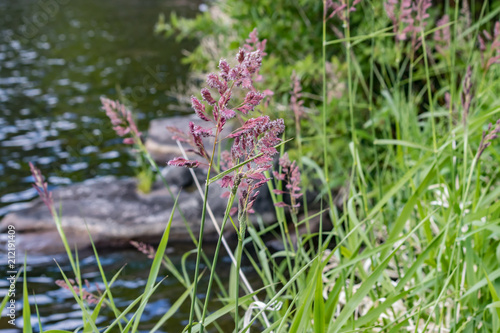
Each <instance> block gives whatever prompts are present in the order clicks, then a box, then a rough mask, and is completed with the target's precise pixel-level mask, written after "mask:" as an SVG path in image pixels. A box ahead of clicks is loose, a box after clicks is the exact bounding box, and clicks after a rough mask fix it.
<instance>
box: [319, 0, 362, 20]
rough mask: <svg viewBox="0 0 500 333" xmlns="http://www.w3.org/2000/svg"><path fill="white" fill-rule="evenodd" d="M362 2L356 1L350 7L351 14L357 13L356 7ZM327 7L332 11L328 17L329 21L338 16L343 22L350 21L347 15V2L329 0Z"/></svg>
mask: <svg viewBox="0 0 500 333" xmlns="http://www.w3.org/2000/svg"><path fill="white" fill-rule="evenodd" d="M360 2H361V0H354V1H353V2H352V3H351V4H350V5H351V6H350V7H349V11H350V12H355V11H356V5H357V4H359V3H360ZM326 7H327V9H331V10H332V12H331V13H330V14H329V15H328V19H331V18H332V17H334V16H337V17H338V18H339V19H340V20H342V21H348V18H347V15H346V9H347V0H337V1H333V0H328V1H327V2H326Z"/></svg>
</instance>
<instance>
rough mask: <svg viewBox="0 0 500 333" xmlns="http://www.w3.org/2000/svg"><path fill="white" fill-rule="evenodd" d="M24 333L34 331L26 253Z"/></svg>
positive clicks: (24, 269)
mask: <svg viewBox="0 0 500 333" xmlns="http://www.w3.org/2000/svg"><path fill="white" fill-rule="evenodd" d="M23 333H33V328H32V327H31V311H30V302H29V299H28V281H27V279H26V255H24V268H23Z"/></svg>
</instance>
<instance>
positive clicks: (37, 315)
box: [33, 292, 43, 332]
mask: <svg viewBox="0 0 500 333" xmlns="http://www.w3.org/2000/svg"><path fill="white" fill-rule="evenodd" d="M33 298H34V299H35V311H36V318H37V319H38V330H39V331H40V332H43V328H42V321H41V320H40V311H38V304H37V303H36V296H35V292H33Z"/></svg>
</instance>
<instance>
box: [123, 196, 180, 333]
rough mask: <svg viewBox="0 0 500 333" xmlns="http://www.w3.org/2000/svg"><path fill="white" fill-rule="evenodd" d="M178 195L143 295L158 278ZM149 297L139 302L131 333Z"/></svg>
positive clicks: (134, 329) (136, 326)
mask: <svg viewBox="0 0 500 333" xmlns="http://www.w3.org/2000/svg"><path fill="white" fill-rule="evenodd" d="M179 195H180V192H179V194H178V195H177V198H176V199H175V201H174V206H173V207H172V213H171V214H170V219H169V220H168V223H167V226H166V228H165V231H164V232H163V236H162V237H161V241H160V244H159V245H158V249H157V250H156V254H155V258H154V259H153V264H152V265H151V271H150V273H149V277H148V281H147V283H146V287H145V288H144V293H145V294H147V293H149V291H150V290H151V289H152V288H153V285H154V282H155V281H156V278H157V276H158V272H159V270H160V267H161V262H162V259H163V254H164V253H165V249H166V248H167V243H168V237H169V236H170V227H171V226H172V220H173V219H174V213H175V209H176V207H177V200H178V199H179ZM148 300H149V297H146V298H143V299H142V301H141V305H140V306H139V309H137V312H136V318H135V320H134V325H133V327H132V332H136V331H137V328H138V327H139V322H140V320H141V316H142V313H143V311H144V309H145V308H146V304H147V303H148Z"/></svg>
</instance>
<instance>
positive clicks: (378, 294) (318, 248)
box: [2, 0, 500, 332]
mask: <svg viewBox="0 0 500 333" xmlns="http://www.w3.org/2000/svg"><path fill="white" fill-rule="evenodd" d="M451 4H452V3H446V4H444V5H437V6H434V7H432V9H431V10H430V12H429V15H430V16H429V18H428V24H427V25H426V26H425V29H423V30H422V31H419V34H415V35H414V36H413V37H411V36H408V37H407V39H406V40H402V39H399V40H396V39H395V35H394V33H393V31H399V30H398V27H395V28H396V29H393V28H394V27H393V26H392V22H391V20H390V19H389V18H388V17H387V16H386V13H385V10H384V7H383V3H382V2H375V1H374V2H369V1H362V2H361V3H360V4H358V5H357V7H356V11H351V12H348V13H345V14H346V15H349V16H348V18H349V19H347V18H345V19H343V20H341V19H339V18H338V17H334V18H332V19H330V20H328V21H324V22H321V20H322V18H323V7H322V5H321V3H320V2H309V1H300V0H297V1H284V0H283V1H270V0H258V1H249V0H238V1H228V2H217V3H216V4H215V6H214V8H213V9H212V10H211V11H209V12H206V13H203V14H201V15H199V16H198V17H197V18H195V19H194V20H186V19H183V18H179V17H177V16H175V15H173V16H172V17H171V18H170V22H169V23H166V21H165V19H164V18H163V17H161V18H160V21H159V22H158V24H157V32H162V33H166V34H174V33H175V34H177V36H179V38H186V37H189V38H192V37H195V38H198V39H200V40H201V42H202V43H201V46H200V47H199V48H198V49H197V50H196V51H195V52H194V53H193V54H191V55H190V56H189V57H188V58H187V61H188V62H190V63H191V64H192V66H193V68H194V69H195V70H196V69H203V71H204V72H205V71H206V70H207V68H208V69H215V67H216V61H217V60H218V58H219V55H220V56H227V54H231V53H232V52H230V51H231V50H233V49H235V48H236V47H238V46H240V45H241V44H242V41H243V40H244V39H245V38H246V36H247V35H248V33H249V32H250V31H252V29H253V28H254V27H257V29H258V30H259V35H260V38H267V39H268V47H267V48H266V51H267V52H268V53H269V55H268V56H267V57H266V58H264V66H263V68H262V70H261V72H260V73H261V74H262V75H263V76H264V81H263V82H261V84H262V87H265V88H270V89H272V90H274V91H275V96H274V104H270V105H269V106H268V107H267V109H266V108H265V107H263V111H267V112H270V111H271V110H279V111H275V112H277V113H282V114H284V115H285V116H284V118H285V119H288V120H289V121H288V128H289V132H288V133H286V136H285V137H286V138H290V137H294V138H296V140H294V141H292V142H293V144H294V145H293V144H292V142H290V143H287V146H288V149H287V150H289V151H290V155H291V156H292V157H293V156H295V157H296V158H297V160H298V162H299V165H300V166H301V169H302V176H303V177H302V178H303V180H304V181H306V179H309V183H310V184H313V183H314V184H317V185H316V189H317V190H318V192H319V193H318V195H317V196H316V197H315V198H314V199H315V200H316V201H317V202H319V203H320V204H319V206H320V207H321V208H319V209H318V208H317V207H318V206H317V205H316V207H315V209H314V210H308V209H307V208H306V209H305V211H304V215H298V214H295V212H294V211H293V210H288V209H287V208H286V207H281V206H276V217H277V218H276V219H277V221H276V223H274V224H272V225H270V226H266V225H263V223H261V222H258V223H257V224H255V225H254V224H249V225H248V229H247V235H245V233H244V232H241V231H240V232H238V236H239V239H238V247H237V254H236V258H235V259H234V261H232V263H231V265H232V268H231V269H232V274H231V276H232V281H231V286H230V287H231V291H230V292H229V293H228V292H227V290H226V289H225V288H224V286H223V285H222V284H221V283H220V280H219V277H218V268H219V267H218V266H216V263H217V260H218V255H219V249H220V245H221V244H223V240H224V238H223V236H222V235H221V236H220V238H219V242H218V244H217V250H216V254H215V259H214V260H213V262H210V261H208V260H207V259H206V257H205V256H204V253H203V251H202V246H201V244H202V241H203V233H202V232H200V237H199V239H198V240H196V239H195V238H194V236H192V239H193V243H194V245H195V246H196V252H197V254H198V259H197V263H196V268H195V269H196V273H195V278H194V279H191V278H190V272H189V271H188V270H187V268H186V258H187V257H188V256H189V255H191V254H192V253H191V252H190V253H186V255H185V256H184V257H183V266H182V272H179V271H178V270H177V269H176V268H175V267H174V266H173V265H172V263H171V262H170V261H169V258H168V256H165V255H164V251H165V247H166V242H167V239H168V234H169V226H170V224H168V225H167V228H166V230H165V234H164V237H163V239H162V242H161V244H160V246H159V248H158V253H157V255H156V257H155V260H154V262H153V265H152V269H151V272H150V276H149V279H148V282H147V285H146V288H145V291H144V293H143V294H142V295H140V296H139V297H138V298H137V299H136V300H135V301H133V302H132V303H131V304H130V305H129V306H128V307H127V308H126V309H118V308H117V307H116V306H115V305H114V302H113V298H112V294H111V285H112V282H113V281H111V283H109V284H108V283H107V280H106V276H105V274H104V272H103V270H102V267H101V266H100V263H99V261H97V262H98V266H99V270H100V272H101V275H102V279H103V281H104V283H105V285H106V292H105V293H104V294H103V295H102V298H101V301H100V302H101V303H100V304H102V302H106V304H107V305H109V306H110V307H111V308H112V309H113V314H114V316H115V319H114V322H113V323H112V324H111V325H110V326H109V327H107V328H106V332H107V331H110V330H111V329H112V328H114V327H115V326H117V325H119V327H120V331H122V332H123V331H125V332H128V331H129V329H131V331H137V330H138V329H139V325H140V318H141V313H142V311H143V310H144V308H145V306H146V303H147V301H148V299H149V298H150V296H151V295H152V294H153V293H154V292H155V289H156V288H157V287H158V285H159V283H157V277H158V276H159V270H160V265H161V264H163V266H164V267H165V268H166V269H167V270H169V272H170V273H171V274H172V276H174V277H175V278H177V279H178V280H180V281H181V282H182V284H183V286H184V287H185V288H186V292H185V293H184V294H183V295H182V296H181V298H179V299H178V300H177V301H176V302H175V303H174V304H173V305H172V307H171V309H170V310H169V311H168V312H167V313H166V314H165V315H164V316H163V318H162V319H161V320H160V322H159V323H158V325H157V326H156V327H155V328H154V329H153V331H154V330H157V329H160V326H161V325H162V324H163V323H164V322H166V321H167V320H168V319H169V318H171V317H172V316H173V314H174V312H175V311H176V309H178V308H179V306H180V305H181V304H182V303H183V302H184V301H185V300H187V299H188V298H189V296H191V315H190V317H191V318H190V319H189V324H188V325H187V326H186V329H185V331H188V330H189V331H190V332H200V331H204V330H205V329H206V330H210V329H213V330H214V331H219V332H223V330H222V329H221V327H220V326H219V322H220V321H221V320H223V319H224V318H227V316H228V315H229V316H232V317H233V318H234V327H235V331H237V332H250V331H251V330H252V329H253V330H258V331H262V332H348V331H366V332H370V331H382V332H400V331H411V332H434V331H436V332H437V331H442V332H444V331H446V332H497V331H498V329H499V328H500V311H499V308H500V298H499V296H498V288H499V287H498V279H500V265H499V263H500V227H499V223H500V201H499V200H498V198H499V195H500V186H498V185H499V179H500V178H499V177H498V173H499V172H500V171H499V170H500V168H499V167H500V154H499V150H498V144H496V142H495V141H494V139H495V138H491V137H490V139H491V140H490V141H489V143H490V146H489V147H487V149H486V150H484V151H483V150H482V149H483V148H485V147H486V146H485V141H484V140H487V138H488V137H487V136H485V134H487V133H485V132H484V131H490V132H489V133H491V131H494V130H495V129H488V126H487V124H488V123H489V122H494V121H496V120H497V119H499V118H500V101H499V100H498V96H497V94H498V91H499V90H500V89H499V88H500V79H499V72H500V65H498V64H492V65H491V66H490V67H489V68H488V66H487V65H486V64H487V63H486V64H485V57H487V56H488V55H487V54H485V53H483V54H481V52H480V50H479V49H478V47H477V37H478V35H479V34H480V33H481V34H484V33H483V32H482V31H483V29H486V30H487V31H490V33H491V31H492V29H493V26H494V19H495V18H496V17H497V16H498V14H499V13H500V9H499V8H495V7H493V6H492V8H489V7H488V3H487V2H484V3H473V6H471V8H473V12H472V13H470V16H469V14H467V11H466V10H465V9H464V8H462V7H459V4H458V2H457V3H456V5H453V6H451ZM445 13H446V14H448V15H449V17H450V18H451V19H450V22H451V23H450V24H449V25H448V27H449V28H450V36H451V37H450V43H449V45H448V46H447V47H446V48H445V49H440V50H438V48H437V46H438V45H437V43H438V42H437V41H436V40H435V39H434V37H433V36H434V32H436V31H439V30H442V29H444V27H442V26H441V27H437V20H438V19H439V18H440V17H442V15H443V14H445ZM499 24H500V23H499ZM333 28H335V29H336V30H335V31H334V29H333ZM411 38H420V39H419V40H420V42H421V44H422V45H421V46H420V47H418V48H415V47H412V41H411ZM417 40H418V39H414V41H417ZM209 47H212V49H210V50H211V51H213V52H208V51H209V49H208V48H209ZM491 47H493V46H491ZM468 66H470V68H471V69H470V71H468V70H467V67H468ZM293 70H295V71H296V72H297V73H298V75H299V77H301V82H302V85H303V99H304V100H305V106H306V110H307V112H306V116H305V117H304V118H303V119H301V120H300V124H295V123H294V120H295V117H294V115H293V114H292V113H291V111H290V106H291V105H290V104H291V103H290V102H289V97H290V90H291V88H290V82H291V80H290V75H291V73H292V71H293ZM467 82H470V84H469V83H467ZM468 98H469V99H470V100H471V104H470V107H469V106H467V103H465V102H463V101H466V100H467V99H468ZM296 125H297V126H296ZM498 126H500V123H499V125H498ZM138 148H139V149H140V150H141V153H142V154H143V158H144V161H147V162H149V163H150V164H151V166H152V167H153V169H155V171H158V167H157V165H156V164H155V163H154V161H152V159H151V157H150V156H149V154H148V153H147V151H146V150H145V148H144V147H143V146H142V145H141V144H139V147H138ZM280 149H281V153H284V152H285V145H282V146H281V147H280ZM214 151H216V150H215V149H214ZM481 152H482V154H481ZM247 163H250V161H245V162H243V163H242V165H244V164H247ZM242 165H240V166H242ZM228 172H230V171H228ZM224 174H227V172H226V173H224V172H222V173H220V174H218V175H210V173H209V174H208V175H207V180H206V183H205V192H204V193H205V195H204V196H203V199H204V207H203V217H202V220H201V223H205V212H206V210H207V206H208V204H207V197H208V195H207V194H208V193H209V192H208V189H209V186H216V184H213V183H214V182H215V181H217V180H219V179H220V178H221V177H222V176H223V175H224ZM267 176H268V177H270V176H271V174H270V173H268V175H267ZM165 186H166V187H167V189H168V184H166V183H165ZM339 188H340V189H339ZM274 189H278V190H283V189H286V185H285V184H283V183H282V182H281V181H276V182H270V183H269V191H270V195H271V199H272V201H273V203H274V204H276V203H278V202H281V201H283V197H282V194H277V193H281V192H279V191H278V192H274V191H273V190H274ZM200 192H201V189H200ZM334 193H335V194H338V195H335V194H334ZM232 200H234V193H233V195H232V196H231V197H230V201H229V204H228V206H227V208H226V214H225V217H224V220H223V225H225V223H226V222H227V220H228V219H229V220H231V222H232V223H233V225H234V226H235V228H236V224H235V223H234V222H233V221H232V219H231V217H230V214H229V211H230V208H231V206H232ZM303 204H304V203H303ZM304 206H305V205H304ZM313 207H314V206H313ZM323 207H324V209H323ZM54 217H55V221H56V225H57V227H58V230H59V232H60V235H61V238H62V239H63V242H64V244H65V246H66V250H67V252H68V256H69V257H70V260H71V264H72V268H73V271H74V272H73V273H74V274H75V277H76V278H77V280H78V281H79V279H78V278H79V277H80V272H79V267H78V257H77V256H73V253H72V251H71V250H70V248H69V247H68V244H67V241H66V237H65V235H64V230H63V229H62V226H61V223H60V218H59V216H57V215H56V216H54ZM257 219H258V218H257ZM318 220H319V221H318ZM313 222H316V223H314V224H315V225H316V226H318V223H319V227H318V228H316V229H312V230H311V225H313ZM323 223H324V225H326V226H331V228H328V227H325V228H322V227H323ZM191 235H192V234H191ZM269 235H272V236H274V237H275V238H276V239H277V240H279V242H280V245H281V246H282V248H281V249H280V250H279V251H276V252H272V251H271V250H270V249H269V247H268V244H266V241H265V237H268V236H269ZM224 245H225V244H224ZM227 249H229V250H228V251H229V252H233V251H231V249H230V248H229V247H228V248H227ZM235 252H236V250H235ZM95 255H96V258H98V256H97V252H95ZM243 258H245V260H248V261H249V262H250V264H251V265H252V267H253V269H254V271H255V272H256V274H257V276H258V280H259V281H258V282H255V281H252V283H254V282H255V284H256V285H258V286H260V288H261V289H260V290H258V291H254V290H252V289H251V288H249V285H246V284H245V285H243V284H242V285H241V286H240V278H241V280H243V278H244V277H245V274H244V272H243V271H240V270H239V268H240V266H241V263H242V260H244V259H243ZM201 260H203V261H204V262H205V264H206V265H207V268H208V270H209V271H210V282H209V287H208V288H207V290H200V289H199V288H198V282H199V276H200V275H202V274H199V273H200V272H199V266H200V262H201ZM225 268H226V267H225ZM61 273H62V274H63V276H64V278H65V280H66V282H67V283H69V280H68V279H67V278H66V275H65V273H64V272H61ZM115 278H116V277H115ZM213 282H215V283H216V284H218V286H219V296H220V298H219V300H220V302H221V306H220V307H219V308H218V309H209V308H208V306H207V303H208V301H206V302H205V304H203V302H201V300H199V299H198V297H197V296H198V294H199V293H205V300H208V299H209V297H212V298H213V295H211V294H212V293H211V289H210V288H211V287H212V283H213ZM24 283H25V284H26V278H25V279H24ZM160 283H161V282H160ZM79 284H81V282H79ZM79 287H80V294H78V293H77V292H75V291H74V290H72V292H73V296H74V297H75V301H76V302H77V303H78V304H79V306H80V307H81V309H82V322H83V327H85V329H88V330H89V331H96V330H97V328H96V327H95V318H97V313H99V311H100V305H97V306H96V307H95V308H94V310H93V311H90V308H89V306H88V304H85V302H84V299H83V297H82V294H81V285H79ZM24 289H25V294H26V285H25V287H24ZM241 293H243V295H242V294H241ZM2 304H3V305H4V304H5V303H2ZM136 306H137V309H136V310H135V312H134V310H133V309H135V307H136ZM25 311H27V312H29V307H28V308H27V309H26V310H25ZM242 311H243V312H244V313H245V314H244V316H243V317H241V316H240V315H241V312H242ZM129 313H135V314H133V315H132V317H131V319H130V320H127V319H126V318H127V317H126V315H127V314H129ZM129 318H130V316H129ZM183 319H184V320H186V322H187V318H183Z"/></svg>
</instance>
